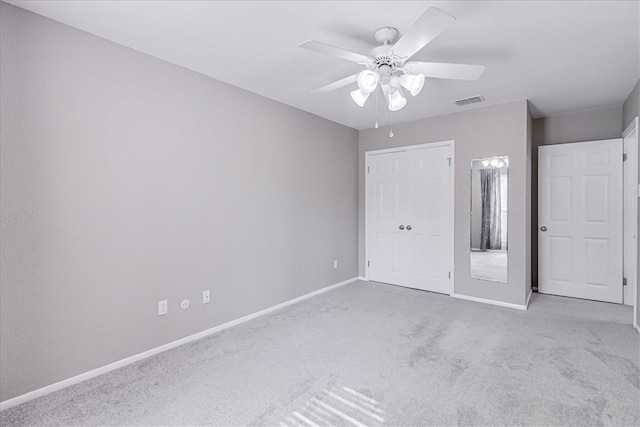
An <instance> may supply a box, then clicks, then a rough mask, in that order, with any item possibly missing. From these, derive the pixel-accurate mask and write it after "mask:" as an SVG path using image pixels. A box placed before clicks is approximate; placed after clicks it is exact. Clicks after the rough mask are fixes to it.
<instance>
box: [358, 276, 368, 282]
mask: <svg viewBox="0 0 640 427" xmlns="http://www.w3.org/2000/svg"><path fill="white" fill-rule="evenodd" d="M358 280H361V281H363V282H368V281H369V279H367V278H366V277H362V276H359V277H358Z"/></svg>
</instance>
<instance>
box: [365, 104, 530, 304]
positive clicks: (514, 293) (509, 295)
mask: <svg viewBox="0 0 640 427" xmlns="http://www.w3.org/2000/svg"><path fill="white" fill-rule="evenodd" d="M393 132H394V134H395V136H394V137H393V138H389V129H388V128H386V129H370V130H365V131H361V132H360V153H359V162H360V185H359V187H360V190H359V197H360V208H359V211H360V215H359V217H360V226H359V242H360V246H359V247H360V249H359V260H360V262H359V265H360V274H361V275H363V276H364V275H365V271H366V270H365V264H366V259H365V253H364V248H365V242H364V235H365V233H364V156H365V152H366V151H370V150H378V149H383V148H392V147H401V146H406V145H415V144H424V143H428V142H436V141H448V140H454V141H455V201H454V203H455V212H454V227H455V230H454V245H455V253H454V264H455V266H454V269H455V292H456V293H458V294H462V295H468V296H472V297H478V298H487V299H491V300H497V301H503V302H507V303H512V304H524V303H525V300H526V296H527V293H528V291H529V289H530V286H528V283H529V279H528V278H527V277H526V271H527V263H528V262H529V261H528V260H527V248H526V241H527V237H526V236H527V232H528V231H527V222H526V221H527V218H526V210H527V209H528V205H527V202H526V200H527V198H528V197H529V196H528V195H527V178H526V177H527V102H526V101H520V102H515V103H511V104H505V105H501V106H497V107H488V108H482V109H478V110H472V111H466V112H462V113H457V114H449V115H446V116H441V117H435V118H431V119H425V120H418V121H415V122H410V123H402V124H398V125H395V126H394V128H393ZM492 156H509V226H508V228H509V230H508V233H509V237H508V238H509V270H508V283H497V282H489V281H486V280H478V279H472V278H471V277H470V266H469V247H470V227H471V224H470V219H469V209H470V187H471V172H470V171H471V159H476V158H484V157H492Z"/></svg>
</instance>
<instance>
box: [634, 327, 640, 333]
mask: <svg viewBox="0 0 640 427" xmlns="http://www.w3.org/2000/svg"><path fill="white" fill-rule="evenodd" d="M633 327H634V328H636V332H637V333H639V334H640V326H638V325H633Z"/></svg>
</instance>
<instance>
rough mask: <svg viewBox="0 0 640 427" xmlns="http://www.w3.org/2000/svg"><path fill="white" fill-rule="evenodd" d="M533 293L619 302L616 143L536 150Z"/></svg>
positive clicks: (619, 167) (619, 199) (619, 204)
mask: <svg viewBox="0 0 640 427" xmlns="http://www.w3.org/2000/svg"><path fill="white" fill-rule="evenodd" d="M538 159H539V162H538V163H539V175H538V226H539V230H538V242H539V243H538V252H539V253H538V264H539V265H538V282H539V283H538V291H539V292H540V293H545V294H555V295H563V296H569V297H576V298H584V299H591V300H597V301H607V302H616V303H621V302H622V140H621V139H612V140H604V141H589V142H579V143H572V144H558V145H545V146H541V147H540V148H539V149H538Z"/></svg>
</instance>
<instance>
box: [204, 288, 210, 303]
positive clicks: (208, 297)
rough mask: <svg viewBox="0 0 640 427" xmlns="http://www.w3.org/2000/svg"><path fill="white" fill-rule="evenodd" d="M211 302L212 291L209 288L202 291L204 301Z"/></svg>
mask: <svg viewBox="0 0 640 427" xmlns="http://www.w3.org/2000/svg"><path fill="white" fill-rule="evenodd" d="M210 302H211V291H210V290H209V289H207V290H206V291H202V303H203V304H208V303H210Z"/></svg>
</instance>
